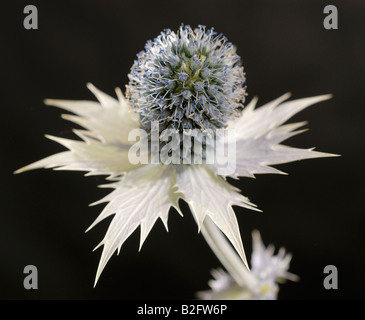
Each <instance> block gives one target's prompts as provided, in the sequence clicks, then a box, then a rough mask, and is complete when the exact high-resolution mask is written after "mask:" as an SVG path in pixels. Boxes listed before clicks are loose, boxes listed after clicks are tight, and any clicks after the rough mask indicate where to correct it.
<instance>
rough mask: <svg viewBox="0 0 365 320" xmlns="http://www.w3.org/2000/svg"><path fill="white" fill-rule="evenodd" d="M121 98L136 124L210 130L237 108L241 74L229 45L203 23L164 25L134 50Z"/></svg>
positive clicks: (241, 92)
mask: <svg viewBox="0 0 365 320" xmlns="http://www.w3.org/2000/svg"><path fill="white" fill-rule="evenodd" d="M137 57H138V59H137V60H136V61H135V62H134V64H133V66H132V68H131V73H130V74H129V79H130V82H129V85H128V86H127V98H128V99H129V102H130V104H131V105H132V107H133V108H134V109H135V110H136V111H137V112H139V113H140V123H141V127H142V128H143V129H145V130H147V131H148V130H150V129H151V122H152V121H158V122H159V130H160V131H162V130H164V129H166V128H169V129H174V130H179V131H183V130H188V129H194V128H197V129H200V130H206V129H210V130H215V129H216V128H222V127H223V126H224V125H225V124H226V122H227V121H228V119H230V118H231V117H232V116H234V115H236V114H237V111H238V110H237V109H238V108H240V107H242V103H243V102H244V99H245V87H244V83H245V75H244V72H243V67H242V66H241V64H240V57H239V56H238V55H237V54H236V52H235V48H234V46H233V45H232V44H231V43H230V42H228V41H227V39H226V37H224V36H223V35H222V34H219V35H217V33H216V32H215V31H214V29H213V28H212V29H209V30H206V28H205V26H199V27H198V28H195V29H192V28H191V27H190V26H181V27H180V29H179V30H178V32H176V33H175V32H173V31H171V30H170V29H166V30H164V32H161V34H160V35H159V36H158V37H157V38H155V39H154V40H153V41H151V40H150V41H148V42H147V44H146V46H145V50H144V51H142V52H140V53H139V54H138V55H137Z"/></svg>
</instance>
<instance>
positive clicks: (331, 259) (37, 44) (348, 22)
mask: <svg viewBox="0 0 365 320" xmlns="http://www.w3.org/2000/svg"><path fill="white" fill-rule="evenodd" d="M10 3H11V4H10ZM28 4H33V5H36V6H37V8H38V15H39V21H38V22H39V29H38V30H25V29H24V28H23V20H24V18H25V16H26V15H25V14H24V13H23V9H24V7H25V6H26V5H28ZM328 4H332V5H336V6H337V9H338V15H339V18H338V19H339V20H338V21H339V29H338V30H325V29H324V27H323V19H324V17H325V14H324V13H323V9H324V7H325V6H326V5H328ZM364 17H365V3H364V1H360V0H359V1H333V0H331V1H318V0H316V1H308V0H305V1H304V0H303V1H257V0H256V1H228V0H225V1H190V0H186V1H90V0H87V1H86V0H84V1H80V0H78V1H12V2H10V1H7V4H2V17H1V53H0V54H1V59H0V63H1V71H2V72H1V79H2V83H1V91H2V93H1V110H2V112H1V139H0V143H1V148H0V150H1V155H2V156H1V157H0V161H1V192H0V197H1V199H0V200H1V220H0V257H1V264H0V298H1V299H191V298H194V293H195V292H196V291H199V290H203V289H207V282H208V280H209V279H210V278H211V276H210V273H209V270H210V269H212V268H215V267H218V266H219V261H218V260H217V259H216V258H215V256H214V254H213V253H212V252H211V251H210V249H209V247H208V246H207V245H206V243H205V241H204V239H203V238H202V236H201V235H199V234H197V227H196V224H195V222H194V220H193V218H192V217H191V215H190V213H189V212H187V211H186V206H184V205H182V208H183V210H185V217H184V218H181V217H180V216H179V215H178V214H177V213H176V212H175V211H172V212H171V213H170V220H169V228H170V232H168V233H167V232H165V230H164V227H163V225H162V223H161V221H158V222H157V224H156V225H155V227H154V228H153V229H152V232H151V233H150V235H149V236H148V239H147V241H146V243H145V244H144V246H143V248H142V250H141V252H138V240H139V231H137V232H135V233H134V234H133V235H132V236H131V237H130V238H129V239H128V240H127V241H126V243H125V244H124V245H123V247H122V250H121V253H120V255H119V257H117V256H113V257H112V258H111V260H110V261H109V263H108V265H107V266H106V268H105V270H104V272H103V274H102V276H101V278H100V280H99V283H98V285H97V286H96V288H93V282H94V277H95V273H96V269H97V264H98V261H99V258H100V254H101V249H98V250H97V251H95V252H92V249H93V248H94V247H95V246H96V245H97V244H98V243H99V242H100V241H101V240H102V238H103V236H104V234H105V232H106V229H107V226H108V224H109V222H110V220H106V221H103V222H102V223H100V224H99V225H98V226H96V227H95V228H94V229H92V230H91V231H89V232H88V233H86V234H85V233H84V231H85V230H86V229H87V228H88V226H89V225H90V224H91V223H92V222H93V220H94V219H95V218H96V217H97V216H98V214H99V213H100V212H101V210H102V208H103V207H102V205H99V206H96V207H88V204H89V203H92V202H94V201H96V200H98V199H100V198H101V197H103V196H104V195H105V194H106V193H108V192H109V190H107V189H98V188H97V185H100V184H102V183H104V179H103V177H83V173H82V172H66V171H61V172H55V171H51V170H37V171H33V172H27V173H24V174H21V175H13V173H12V172H13V171H14V170H16V169H18V168H20V167H22V166H24V165H26V164H29V163H31V162H34V161H36V160H39V159H41V158H43V157H45V156H48V155H51V154H53V153H56V152H60V151H62V150H64V148H63V147H62V146H60V145H58V144H56V143H54V142H52V141H49V140H47V139H45V138H44V134H46V133H47V134H52V135H55V136H62V137H66V138H75V136H74V135H73V134H72V132H71V129H72V128H73V127H74V126H73V125H72V124H71V123H70V122H67V121H65V120H62V119H61V117H60V114H61V112H60V110H58V109H56V108H52V107H47V106H45V105H44V104H43V99H44V98H61V99H88V100H89V99H90V100H93V99H94V97H93V95H92V94H91V93H90V92H89V91H88V90H87V88H86V83H87V82H92V83H93V84H94V85H95V86H96V87H98V88H99V89H101V90H103V91H104V92H106V93H108V94H110V95H114V88H115V87H117V86H118V87H120V88H122V90H123V91H124V88H125V85H126V84H127V82H128V78H127V74H128V72H129V68H130V67H131V65H132V64H133V60H134V59H135V56H136V54H137V53H138V52H139V51H141V50H142V49H143V47H144V44H145V42H146V41H147V40H148V39H153V38H154V37H155V36H157V35H158V34H159V32H160V31H161V30H162V29H164V28H171V29H173V30H177V28H178V27H179V26H180V24H181V22H184V23H185V24H190V25H191V26H196V25H198V24H204V25H207V26H208V27H212V26H214V27H215V29H216V30H217V31H218V32H219V33H220V32H222V33H223V34H224V35H226V36H227V37H228V39H229V40H230V41H231V42H232V43H234V44H236V45H237V47H238V54H239V55H240V56H241V57H242V61H243V64H244V66H245V71H246V75H247V86H248V88H247V90H248V93H249V96H248V100H250V99H251V98H252V97H254V96H256V95H257V96H259V98H260V100H259V105H261V104H263V103H265V102H267V101H269V100H272V99H274V98H277V97H278V96H280V95H281V94H283V93H285V92H288V91H290V92H292V93H293V98H301V97H308V96H314V95H318V94H326V93H332V94H334V98H333V99H331V100H329V101H325V102H322V103H320V104H318V105H316V106H313V107H310V108H308V109H307V110H305V111H303V112H301V113H300V114H299V115H296V116H295V117H294V118H293V119H292V121H303V120H308V121H309V124H308V127H309V128H310V130H309V131H308V132H306V133H304V134H302V135H300V136H297V137H294V138H292V139H290V140H288V142H287V144H289V145H291V146H297V147H302V148H309V147H313V146H315V147H317V150H320V151H324V152H331V153H338V154H341V155H342V157H340V158H325V159H315V160H306V161H302V162H295V163H290V164H285V165H281V166H278V168H279V169H281V170H283V171H285V172H288V173H289V175H288V176H279V175H261V176H257V179H248V178H245V179H242V180H240V181H233V182H232V183H233V184H235V185H236V186H238V187H239V188H241V189H242V190H243V191H242V192H243V194H244V195H246V196H248V197H249V198H250V199H251V200H252V201H253V202H254V203H256V204H258V205H259V207H260V208H261V209H262V210H263V211H264V212H263V213H261V214H260V213H255V212H250V211H249V210H246V209H243V208H236V213H237V217H238V219H239V223H240V228H241V233H242V238H243V241H244V244H245V248H246V252H247V255H248V256H250V255H251V231H252V230H253V229H256V228H257V229H259V230H260V231H261V233H262V237H263V240H264V242H265V244H268V243H273V244H275V245H276V247H280V246H284V247H286V248H287V250H288V251H289V252H291V253H292V254H293V260H292V263H291V268H290V271H292V272H293V273H296V274H298V275H299V276H300V277H301V280H300V282H298V283H290V282H287V283H286V284H283V285H281V287H280V288H281V289H280V292H279V298H280V299H363V298H364V297H365V276H364V270H365V258H364V247H363V244H364V240H365V235H364V231H365V218H364V206H363V201H362V200H363V198H364V191H365V187H364V175H363V173H364V172H363V168H362V167H363V163H364V142H363V141H364V140H363V139H364V131H363V128H364V125H363V123H364V115H365V112H364V107H365V106H364V102H363V92H364V90H363V86H364V69H365V60H364V55H365V43H364V35H365V32H364V31H365V29H364V25H365V24H364ZM29 264H32V265H35V266H37V268H38V273H39V284H38V285H39V289H38V290H25V289H24V288H23V279H24V277H25V275H24V274H23V269H24V267H25V266H26V265H29ZM330 264H331V265H335V266H336V267H337V268H338V286H339V287H338V290H325V289H324V287H323V279H324V277H325V275H324V274H323V269H324V267H325V266H326V265H330Z"/></svg>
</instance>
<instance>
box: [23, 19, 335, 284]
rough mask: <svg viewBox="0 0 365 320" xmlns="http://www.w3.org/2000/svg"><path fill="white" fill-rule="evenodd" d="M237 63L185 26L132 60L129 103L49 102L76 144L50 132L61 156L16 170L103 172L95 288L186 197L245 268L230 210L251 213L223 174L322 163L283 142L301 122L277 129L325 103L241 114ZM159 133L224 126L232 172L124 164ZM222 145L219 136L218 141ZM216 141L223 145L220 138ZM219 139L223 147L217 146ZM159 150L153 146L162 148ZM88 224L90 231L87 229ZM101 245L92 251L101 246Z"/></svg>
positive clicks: (229, 49)
mask: <svg viewBox="0 0 365 320" xmlns="http://www.w3.org/2000/svg"><path fill="white" fill-rule="evenodd" d="M238 62H239V57H238V56H237V55H236V54H235V51H234V47H233V46H232V45H231V44H230V43H228V42H227V40H226V38H224V37H223V36H221V35H219V36H216V35H215V33H214V32H213V31H212V30H208V31H206V30H205V28H204V27H202V26H201V27H199V28H197V29H195V30H192V29H191V28H190V27H182V28H181V29H180V31H179V32H178V33H173V32H171V31H165V32H164V33H162V34H161V36H159V37H158V38H156V39H155V40H154V41H153V42H148V44H147V46H146V51H145V52H142V53H140V54H139V59H138V60H137V61H136V62H135V64H134V66H133V68H132V72H131V75H130V79H131V82H130V84H129V86H128V89H127V92H128V94H127V96H128V97H129V101H127V100H126V99H125V98H124V96H123V94H122V92H121V91H120V90H119V89H117V90H116V94H117V97H118V100H116V99H114V98H112V97H110V96H108V95H106V94H105V93H103V92H101V91H99V90H98V89H96V88H95V87H94V86H93V85H91V84H88V88H89V89H90V90H91V91H92V92H93V93H94V95H95V96H96V98H97V100H98V102H93V101H69V100H46V101H45V102H46V104H48V105H53V106H56V107H59V108H62V109H64V110H67V111H69V112H71V113H73V115H71V114H65V115H63V117H64V118H65V119H67V120H70V121H72V122H74V123H76V124H78V125H80V126H81V127H83V128H84V130H79V129H77V130H74V132H75V133H76V134H77V135H78V136H79V137H80V140H70V139H64V138H58V137H54V136H48V135H47V138H49V139H51V140H54V141H56V142H58V143H60V144H62V145H63V146H65V147H66V148H67V149H68V150H67V151H64V152H60V153H57V154H55V155H51V156H49V157H47V158H45V159H43V160H40V161H37V162H35V163H33V164H30V165H28V166H25V167H24V168H21V169H19V170H17V171H16V172H17V173H19V172H24V171H26V170H31V169H37V168H54V169H56V170H77V171H86V172H87V175H99V174H101V175H108V178H107V179H108V180H111V181H112V183H110V184H107V185H104V186H103V187H106V188H112V189H114V190H113V191H112V192H111V193H110V194H109V195H108V196H106V197H105V198H104V199H102V200H100V201H98V202H96V203H94V204H99V203H107V205H106V206H105V208H104V210H103V211H102V213H101V214H100V216H99V217H98V218H97V219H96V220H95V222H94V223H93V224H92V225H91V226H90V228H92V227H93V226H95V224H97V223H98V222H100V221H101V220H103V219H104V218H106V217H108V216H110V215H114V217H113V219H112V221H111V223H110V226H109V228H108V230H107V233H106V235H105V237H104V239H103V240H102V241H101V243H100V244H99V246H103V252H102V255H101V260H100V263H99V267H98V270H97V275H96V280H95V283H96V282H97V280H98V278H99V276H100V274H101V272H102V270H103V269H104V267H105V265H106V263H107V262H108V260H109V259H110V257H111V256H112V254H113V253H114V252H115V251H116V250H118V252H119V250H120V248H121V246H122V245H123V243H124V241H125V240H126V239H127V238H128V237H129V236H130V235H131V234H132V233H133V232H134V231H135V230H136V229H137V228H138V227H140V247H141V246H142V244H143V242H144V241H145V239H146V237H147V235H148V234H149V232H150V230H151V228H152V227H153V225H154V224H155V222H156V220H157V219H159V218H160V219H161V220H162V221H163V223H164V225H165V227H166V229H167V228H168V223H167V221H168V213H169V210H170V208H171V207H175V208H176V209H177V211H178V212H179V213H180V214H181V215H182V213H181V212H180V210H179V207H178V201H179V199H183V200H185V201H186V202H187V203H188V204H189V206H190V208H191V211H192V213H193V215H194V217H195V219H196V222H197V224H198V228H199V229H201V228H202V226H203V223H204V221H205V219H206V217H209V218H210V219H211V220H212V221H213V223H214V224H215V225H216V226H217V227H218V228H219V229H220V230H221V231H222V232H223V233H224V234H225V236H226V237H227V238H228V239H229V241H230V242H231V243H232V245H233V247H234V248H235V250H236V251H237V252H238V254H239V256H240V257H241V259H242V261H244V262H245V264H247V262H246V257H245V253H244V248H243V244H242V240H241V236H240V231H239V226H238V223H237V219H236V216H235V213H234V211H233V209H232V206H233V205H236V206H241V207H245V208H248V209H253V210H258V209H256V206H255V205H254V204H252V203H251V202H250V201H249V199H248V198H246V197H244V196H243V195H241V194H240V193H239V190H238V189H236V188H235V187H233V186H231V185H230V184H229V183H228V182H227V181H226V180H225V176H230V177H233V178H237V177H239V176H242V177H253V176H254V175H255V174H264V173H279V174H281V173H283V172H281V171H279V170H277V169H275V168H273V167H272V165H275V164H282V163H286V162H290V161H295V160H301V159H309V158H319V157H328V156H330V154H327V153H320V152H316V151H314V150H313V149H308V150H307V149H298V148H292V147H287V146H284V145H282V144H281V143H282V142H283V141H284V140H285V139H287V138H289V137H292V136H294V135H295V134H298V133H300V132H302V131H300V130H299V131H295V130H296V129H297V128H299V127H301V126H303V125H304V122H300V123H294V124H284V123H285V122H286V121H287V120H288V119H289V118H290V117H292V116H293V115H294V114H296V113H298V112H299V111H301V110H303V109H305V108H306V107H308V106H310V105H312V104H315V103H318V102H320V101H323V100H326V99H329V98H330V95H323V96H318V97H312V98H305V99H299V100H294V101H289V102H284V101H285V100H287V99H288V98H289V94H285V95H283V96H282V97H280V98H278V99H276V100H274V101H272V102H269V103H267V104H265V105H264V106H262V107H261V108H258V109H256V108H255V107H256V103H257V99H256V98H254V99H253V100H252V101H251V102H250V103H249V104H248V106H246V107H245V108H244V109H243V110H242V102H243V101H244V98H245V88H244V87H243V84H244V74H243V69H242V67H241V66H240V65H239V63H238ZM155 120H156V121H158V122H159V124H160V128H161V130H162V129H164V128H173V129H176V130H181V132H182V130H184V129H191V128H200V129H201V130H202V131H204V130H205V129H210V130H214V129H218V128H222V127H224V128H226V129H228V130H232V132H234V133H235V136H234V137H233V138H234V139H235V144H236V148H235V155H234V156H235V161H234V162H233V163H234V164H235V166H234V168H230V171H229V174H223V177H222V176H220V175H219V174H220V173H221V172H222V171H221V165H220V164H218V163H213V164H211V163H202V164H191V165H188V164H179V165H176V164H170V165H164V164H161V163H160V164H152V163H150V164H140V163H138V164H133V163H131V162H130V161H129V160H128V153H129V150H130V148H131V147H132V146H133V145H134V144H135V143H136V142H135V140H134V141H130V139H128V137H129V134H130V132H131V131H132V130H134V129H139V128H142V129H144V130H147V133H148V134H150V132H148V130H150V128H151V127H150V124H151V121H155ZM222 141H223V140H222ZM222 141H221V142H222ZM222 143H228V142H227V141H223V142H222ZM164 146H165V144H161V145H159V146H157V148H163V147H164ZM90 228H89V229H90ZM99 246H98V247H99Z"/></svg>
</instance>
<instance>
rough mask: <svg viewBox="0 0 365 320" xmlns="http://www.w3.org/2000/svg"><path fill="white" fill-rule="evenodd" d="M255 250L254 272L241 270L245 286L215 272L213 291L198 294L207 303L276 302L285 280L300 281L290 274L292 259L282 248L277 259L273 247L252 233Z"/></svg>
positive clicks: (222, 271)
mask: <svg viewBox="0 0 365 320" xmlns="http://www.w3.org/2000/svg"><path fill="white" fill-rule="evenodd" d="M252 238H253V248H252V255H251V272H249V271H248V270H247V269H246V268H242V269H241V271H240V272H241V273H240V275H239V276H240V277H241V278H242V280H243V281H242V282H240V283H238V282H237V281H236V280H235V279H234V278H233V277H232V275H231V274H230V273H229V272H228V273H227V272H225V271H224V270H223V269H221V268H220V269H214V270H212V276H213V278H214V279H211V280H210V281H209V282H208V284H209V286H210V288H211V289H210V290H207V291H201V292H198V293H197V296H198V297H199V298H200V299H204V300H274V299H277V296H278V291H279V286H278V283H283V282H284V281H285V280H292V281H298V280H299V277H298V276H297V275H294V274H292V273H290V272H288V269H289V264H290V261H291V258H292V256H291V255H290V254H286V253H285V249H284V248H280V250H279V252H278V254H277V255H274V247H273V246H272V245H270V246H268V247H267V248H265V246H264V244H263V242H262V240H261V236H260V233H259V232H258V231H257V230H255V231H253V233H252Z"/></svg>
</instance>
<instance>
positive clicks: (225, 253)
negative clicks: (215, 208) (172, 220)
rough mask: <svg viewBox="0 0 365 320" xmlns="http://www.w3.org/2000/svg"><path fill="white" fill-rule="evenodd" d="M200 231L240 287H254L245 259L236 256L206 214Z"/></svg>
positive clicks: (253, 280) (254, 283) (254, 281)
mask: <svg viewBox="0 0 365 320" xmlns="http://www.w3.org/2000/svg"><path fill="white" fill-rule="evenodd" d="M191 210H192V208H191ZM201 233H202V235H203V236H204V238H205V240H206V241H207V243H208V245H209V246H210V248H211V249H212V251H213V252H214V254H215V255H216V256H217V258H218V259H219V260H220V262H221V263H222V264H223V266H224V267H225V268H226V270H227V271H228V272H229V273H230V275H231V276H232V278H233V279H234V280H235V281H236V282H237V283H238V284H239V285H240V286H242V287H248V288H250V289H253V288H255V287H256V280H255V279H254V278H253V277H252V276H251V275H250V271H249V268H248V265H247V261H243V260H242V259H241V258H240V257H239V256H238V254H237V253H236V252H235V251H234V249H233V248H232V246H231V245H230V244H229V242H228V240H227V239H226V238H225V236H224V235H223V234H222V232H221V231H220V230H219V229H218V227H217V226H216V225H215V224H214V222H213V221H212V220H211V219H210V218H209V217H208V216H207V217H206V218H205V219H204V223H203V225H202V227H201Z"/></svg>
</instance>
